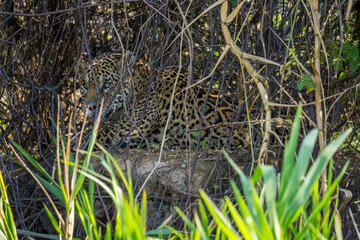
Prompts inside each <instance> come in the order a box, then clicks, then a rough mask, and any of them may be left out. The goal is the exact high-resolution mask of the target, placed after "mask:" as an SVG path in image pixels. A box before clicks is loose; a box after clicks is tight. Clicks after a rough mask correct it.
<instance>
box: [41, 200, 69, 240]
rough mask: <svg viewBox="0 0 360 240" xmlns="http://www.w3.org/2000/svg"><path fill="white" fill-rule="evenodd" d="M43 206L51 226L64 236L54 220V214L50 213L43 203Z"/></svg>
mask: <svg viewBox="0 0 360 240" xmlns="http://www.w3.org/2000/svg"><path fill="white" fill-rule="evenodd" d="M43 206H44V208H45V211H46V214H47V215H48V217H49V219H50V221H51V223H52V225H53V227H54V228H55V230H56V231H57V232H58V233H59V234H60V235H61V236H62V237H63V238H65V235H64V233H63V231H62V230H61V228H60V226H59V224H58V222H57V221H56V219H55V218H54V216H53V215H52V214H51V212H50V210H49V209H48V208H47V206H46V205H45V204H44V203H43Z"/></svg>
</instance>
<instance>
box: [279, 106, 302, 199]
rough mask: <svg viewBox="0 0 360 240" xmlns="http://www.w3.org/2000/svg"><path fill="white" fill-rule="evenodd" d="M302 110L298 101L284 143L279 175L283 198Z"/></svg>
mask: <svg viewBox="0 0 360 240" xmlns="http://www.w3.org/2000/svg"><path fill="white" fill-rule="evenodd" d="M301 111H302V104H301V103H300V104H299V106H298V109H297V111H296V114H295V118H294V124H293V126H292V129H291V133H290V138H289V142H288V143H287V144H286V145H285V150H284V158H283V163H282V168H281V177H280V192H279V197H280V199H282V198H283V194H284V192H285V189H286V185H287V183H288V182H289V179H290V178H291V170H292V168H293V167H294V160H295V152H296V148H297V144H298V138H299V130H300V115H301Z"/></svg>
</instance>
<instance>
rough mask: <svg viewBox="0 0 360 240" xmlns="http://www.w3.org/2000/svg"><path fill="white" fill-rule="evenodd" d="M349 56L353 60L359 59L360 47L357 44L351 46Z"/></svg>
mask: <svg viewBox="0 0 360 240" xmlns="http://www.w3.org/2000/svg"><path fill="white" fill-rule="evenodd" d="M349 56H350V58H351V59H352V60H357V59H358V58H359V48H358V46H357V45H353V46H351V48H350V51H349Z"/></svg>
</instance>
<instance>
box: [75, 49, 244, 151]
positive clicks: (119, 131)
mask: <svg viewBox="0 0 360 240" xmlns="http://www.w3.org/2000/svg"><path fill="white" fill-rule="evenodd" d="M129 59H130V60H129ZM81 69H82V74H81V80H80V85H81V102H82V105H83V110H84V111H87V112H88V114H89V115H95V114H96V113H98V114H99V110H100V108H99V106H100V103H101V102H103V108H102V109H103V110H102V111H101V114H102V115H103V116H107V117H105V118H104V119H106V120H104V122H103V123H101V126H100V131H99V134H98V138H97V141H98V142H99V143H100V144H102V145H104V146H105V147H106V148H108V149H113V150H116V149H121V148H138V147H144V146H146V144H160V143H161V142H162V141H163V139H164V140H165V146H166V147H167V148H171V149H173V148H186V147H192V148H193V147H194V146H197V145H200V146H199V147H203V148H204V147H210V148H217V149H221V148H223V147H225V148H231V149H235V148H238V147H246V146H247V145H248V142H249V137H248V134H246V132H247V131H246V129H247V125H244V124H237V123H236V122H238V120H239V119H238V118H239V115H240V114H239V112H240V109H239V103H238V100H237V98H236V97H233V96H230V94H228V95H227V94H220V92H219V91H217V90H214V89H212V88H211V87H202V86H199V85H193V86H191V87H190V84H191V82H190V81H189V79H188V78H187V77H186V76H185V75H184V74H182V73H180V72H179V71H175V70H171V69H160V68H152V67H150V64H147V63H144V62H141V61H138V62H136V63H135V61H134V60H133V59H132V58H131V57H130V53H129V52H128V53H126V54H121V53H103V54H100V55H99V56H97V57H95V58H94V59H93V60H92V61H91V62H89V63H88V64H86V63H85V64H83V66H82V67H81ZM164 134H165V136H164Z"/></svg>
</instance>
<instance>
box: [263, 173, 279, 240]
mask: <svg viewBox="0 0 360 240" xmlns="http://www.w3.org/2000/svg"><path fill="white" fill-rule="evenodd" d="M260 169H261V171H262V173H263V176H264V188H265V196H266V198H265V200H266V207H267V211H268V219H269V223H270V227H271V228H272V229H274V234H275V238H276V239H280V236H281V226H280V222H279V218H278V215H277V209H276V207H277V206H276V194H277V183H276V171H275V169H274V167H273V166H260Z"/></svg>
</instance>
